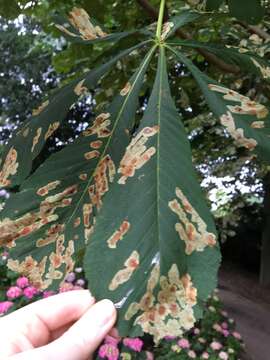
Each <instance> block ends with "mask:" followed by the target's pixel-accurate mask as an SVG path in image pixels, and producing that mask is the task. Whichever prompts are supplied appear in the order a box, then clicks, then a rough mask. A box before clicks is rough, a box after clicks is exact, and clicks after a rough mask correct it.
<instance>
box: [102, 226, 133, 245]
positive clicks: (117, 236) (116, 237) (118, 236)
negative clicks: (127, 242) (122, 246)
mask: <svg viewBox="0 0 270 360" xmlns="http://www.w3.org/2000/svg"><path fill="white" fill-rule="evenodd" d="M129 228H130V223H129V222H128V221H126V220H124V221H123V222H122V224H121V225H120V227H119V229H118V230H116V231H115V232H114V233H113V234H112V236H110V238H109V239H108V240H107V243H108V246H109V248H111V249H116V246H117V243H118V241H120V240H122V239H123V237H124V236H125V235H126V233H127V232H128V230H129Z"/></svg>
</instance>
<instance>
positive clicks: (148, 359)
mask: <svg viewBox="0 0 270 360" xmlns="http://www.w3.org/2000/svg"><path fill="white" fill-rule="evenodd" d="M145 355H146V360H154V354H153V353H151V352H150V351H146V352H145Z"/></svg>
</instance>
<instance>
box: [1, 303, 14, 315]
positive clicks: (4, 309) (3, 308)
mask: <svg viewBox="0 0 270 360" xmlns="http://www.w3.org/2000/svg"><path fill="white" fill-rule="evenodd" d="M12 305H13V302H12V301H1V302H0V314H1V315H2V314H4V313H6V312H7V311H8V310H9V308H11V306H12Z"/></svg>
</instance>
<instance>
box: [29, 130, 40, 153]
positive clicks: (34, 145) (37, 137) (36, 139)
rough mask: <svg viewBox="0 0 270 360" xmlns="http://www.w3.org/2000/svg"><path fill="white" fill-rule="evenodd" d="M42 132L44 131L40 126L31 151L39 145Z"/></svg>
mask: <svg viewBox="0 0 270 360" xmlns="http://www.w3.org/2000/svg"><path fill="white" fill-rule="evenodd" d="M41 132H42V128H41V127H39V128H38V129H37V131H36V135H35V136H34V138H33V144H32V148H31V152H34V149H35V147H36V145H37V143H38V140H39V138H40V135H41Z"/></svg>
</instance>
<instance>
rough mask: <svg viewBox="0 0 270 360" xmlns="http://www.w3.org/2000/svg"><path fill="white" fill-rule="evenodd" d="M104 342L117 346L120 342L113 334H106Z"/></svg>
mask: <svg viewBox="0 0 270 360" xmlns="http://www.w3.org/2000/svg"><path fill="white" fill-rule="evenodd" d="M104 342H105V344H111V345H114V346H117V344H118V343H119V342H120V339H117V338H115V337H113V336H110V335H107V336H106V337H105V339H104Z"/></svg>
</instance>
